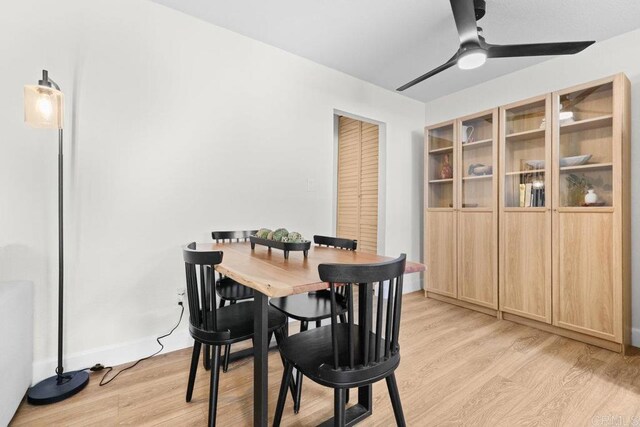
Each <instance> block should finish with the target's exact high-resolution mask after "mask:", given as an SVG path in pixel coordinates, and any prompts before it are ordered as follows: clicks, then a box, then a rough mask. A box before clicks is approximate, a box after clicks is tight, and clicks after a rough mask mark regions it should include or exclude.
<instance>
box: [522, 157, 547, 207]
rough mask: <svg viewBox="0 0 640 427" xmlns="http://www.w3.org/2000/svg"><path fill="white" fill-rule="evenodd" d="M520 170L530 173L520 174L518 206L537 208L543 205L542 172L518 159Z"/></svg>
mask: <svg viewBox="0 0 640 427" xmlns="http://www.w3.org/2000/svg"><path fill="white" fill-rule="evenodd" d="M520 170H521V171H523V172H525V171H529V170H532V172H531V173H523V174H521V175H520V185H519V187H518V190H519V206H520V207H521V208H539V207H544V206H545V190H544V173H543V172H538V171H535V170H534V168H533V167H532V166H531V165H529V164H527V163H526V162H525V161H524V160H521V161H520Z"/></svg>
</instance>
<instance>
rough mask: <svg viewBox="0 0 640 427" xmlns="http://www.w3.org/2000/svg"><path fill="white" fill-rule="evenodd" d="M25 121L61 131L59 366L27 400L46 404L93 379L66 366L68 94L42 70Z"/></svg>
mask: <svg viewBox="0 0 640 427" xmlns="http://www.w3.org/2000/svg"><path fill="white" fill-rule="evenodd" d="M24 121H25V123H27V124H28V125H29V126H32V127H36V128H41V129H57V130H58V367H57V368H56V370H55V372H56V374H55V375H53V376H51V377H49V378H46V379H44V380H42V381H40V382H39V383H38V384H36V385H34V386H33V387H31V388H30V389H29V391H27V401H28V402H29V403H31V404H33V405H44V404H48V403H55V402H59V401H61V400H64V399H67V398H69V397H71V396H73V395H74V394H76V393H78V392H79V391H80V390H82V389H83V388H84V387H85V386H86V385H87V383H88V382H89V374H88V373H87V371H86V370H83V371H72V372H65V371H64V367H63V366H62V354H63V351H62V344H63V342H64V340H63V313H64V306H63V302H64V245H63V242H64V233H63V224H64V221H63V209H62V208H63V203H62V201H63V197H62V195H63V176H64V175H63V156H62V155H63V151H64V150H63V148H64V141H63V137H62V136H63V135H62V128H63V122H64V95H63V93H62V92H61V91H60V86H58V85H57V84H56V82H54V81H53V80H51V79H50V78H49V72H48V71H47V70H42V80H39V81H38V84H37V85H25V87H24Z"/></svg>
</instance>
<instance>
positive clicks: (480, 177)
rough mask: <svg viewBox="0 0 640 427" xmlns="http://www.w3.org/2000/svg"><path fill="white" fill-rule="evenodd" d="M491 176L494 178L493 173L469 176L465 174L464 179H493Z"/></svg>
mask: <svg viewBox="0 0 640 427" xmlns="http://www.w3.org/2000/svg"><path fill="white" fill-rule="evenodd" d="M491 178H493V175H469V176H463V177H462V180H463V181H467V180H475V179H491Z"/></svg>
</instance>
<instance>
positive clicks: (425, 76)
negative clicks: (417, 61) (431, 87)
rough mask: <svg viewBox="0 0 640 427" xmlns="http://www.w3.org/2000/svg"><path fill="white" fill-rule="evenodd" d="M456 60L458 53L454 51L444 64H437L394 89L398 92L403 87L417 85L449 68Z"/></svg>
mask: <svg viewBox="0 0 640 427" xmlns="http://www.w3.org/2000/svg"><path fill="white" fill-rule="evenodd" d="M457 60H458V54H457V53H456V54H455V55H453V56H452V57H451V59H449V60H448V61H447V62H445V63H444V64H442V65H441V66H439V67H438V68H434V69H433V70H431V71H429V72H428V73H426V74H423V75H421V76H420V77H418V78H417V79H413V80H411V81H410V82H409V83H407V84H405V85H403V86H400V87H399V88H398V89H396V90H397V91H398V92H402V91H403V90H405V89H409V88H410V87H411V86H414V85H417V84H418V83H420V82H422V81H424V80H426V79H428V78H429V77H432V76H435V75H436V74H438V73H439V72H441V71H444V70H446V69H447V68H450V67H451V66H452V65H453V64H455V63H456V61H457Z"/></svg>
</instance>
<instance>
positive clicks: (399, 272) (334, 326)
mask: <svg viewBox="0 0 640 427" xmlns="http://www.w3.org/2000/svg"><path fill="white" fill-rule="evenodd" d="M405 264H406V256H405V254H402V255H400V257H398V258H397V259H395V260H393V261H388V262H383V263H378V264H320V265H319V266H318V271H319V273H320V279H322V280H323V281H324V282H328V283H329V289H330V292H331V335H332V344H333V369H334V370H335V371H345V370H347V371H348V370H364V369H368V368H372V367H375V366H376V365H379V364H381V363H383V362H385V361H387V360H390V359H392V358H394V357H397V358H398V361H399V334H400V317H401V312H402V279H403V276H404V269H405ZM376 284H377V286H378V296H377V304H374V299H376V298H373V296H372V294H373V288H374V286H375V285H376ZM354 285H356V286H359V292H360V293H361V295H360V297H359V300H360V301H361V303H362V302H364V303H365V304H366V305H367V307H366V310H367V312H368V313H370V316H367V317H365V316H362V312H363V310H365V307H359V310H360V320H359V322H358V324H356V322H355V320H356V316H355V315H354V307H353V286H354ZM340 287H342V288H345V290H346V296H347V298H348V300H349V303H348V316H347V318H348V325H344V324H342V325H340V324H339V323H338V315H337V308H338V306H337V304H336V293H337V292H338V290H337V289H338V288H340ZM363 292H364V293H365V294H362V293H363ZM385 299H386V308H385ZM374 305H375V306H376V307H375V309H374ZM341 327H342V328H344V327H347V328H348V329H347V339H346V345H347V346H348V351H347V354H348V360H340V354H341V351H340V350H341V349H340V348H339V347H338V346H339V345H341V343H343V344H342V345H344V339H343V340H340V339H339V331H338V330H339V328H341ZM342 350H343V351H344V349H342Z"/></svg>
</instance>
